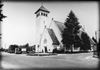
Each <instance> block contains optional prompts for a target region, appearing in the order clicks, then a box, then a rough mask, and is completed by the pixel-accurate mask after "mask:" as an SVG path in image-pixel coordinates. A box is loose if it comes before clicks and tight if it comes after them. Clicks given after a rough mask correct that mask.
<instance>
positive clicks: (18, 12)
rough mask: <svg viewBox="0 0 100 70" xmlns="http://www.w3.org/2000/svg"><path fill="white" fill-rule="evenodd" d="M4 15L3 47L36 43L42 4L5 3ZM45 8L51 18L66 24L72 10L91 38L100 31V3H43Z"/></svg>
mask: <svg viewBox="0 0 100 70" xmlns="http://www.w3.org/2000/svg"><path fill="white" fill-rule="evenodd" d="M3 4H4V6H3V8H2V9H3V14H4V15H6V16H7V18H5V19H3V22H2V46H3V47H5V48H7V47H8V46H9V45H11V44H18V45H23V44H26V43H29V45H34V42H35V33H34V31H35V27H34V26H35V20H36V19H35V18H36V17H35V16H36V15H35V14H34V13H35V11H37V10H38V9H39V8H40V6H41V4H42V3H41V2H3ZM43 5H44V7H45V8H47V9H48V10H49V11H50V14H49V18H50V19H51V18H54V20H57V21H60V22H63V23H64V22H65V19H66V18H67V16H68V14H69V12H70V11H71V10H72V11H73V12H74V13H75V15H76V17H77V18H78V21H79V22H80V25H82V26H84V28H85V31H86V32H87V33H88V35H89V36H90V37H92V36H95V31H96V30H98V24H99V18H98V17H99V14H98V2H95V1H94V2H92V1H91V2H67V1H65V2H43Z"/></svg>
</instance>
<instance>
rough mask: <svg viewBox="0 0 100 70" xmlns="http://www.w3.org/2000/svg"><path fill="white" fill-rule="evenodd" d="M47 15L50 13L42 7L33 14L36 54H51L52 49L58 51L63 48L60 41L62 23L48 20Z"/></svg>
mask: <svg viewBox="0 0 100 70" xmlns="http://www.w3.org/2000/svg"><path fill="white" fill-rule="evenodd" d="M49 13H50V11H49V10H48V9H46V8H45V7H44V6H43V5H42V6H41V7H40V8H39V9H38V10H37V11H36V12H35V14H36V22H35V27H36V28H35V31H36V32H35V34H36V35H35V41H36V52H43V53H47V52H53V49H55V48H57V49H60V48H62V46H63V44H62V42H61V40H62V31H63V29H64V23H62V22H59V21H56V20H54V19H51V20H49V17H48V15H49ZM49 21H50V22H49Z"/></svg>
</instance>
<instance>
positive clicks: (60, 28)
mask: <svg viewBox="0 0 100 70" xmlns="http://www.w3.org/2000/svg"><path fill="white" fill-rule="evenodd" d="M54 22H55V24H56V25H57V26H58V28H59V30H60V31H61V32H62V31H63V30H64V28H65V25H64V23H62V22H59V21H55V20H54Z"/></svg>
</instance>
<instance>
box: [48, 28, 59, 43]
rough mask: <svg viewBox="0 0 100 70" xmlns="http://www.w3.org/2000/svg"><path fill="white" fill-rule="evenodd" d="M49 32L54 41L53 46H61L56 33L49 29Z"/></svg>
mask: <svg viewBox="0 0 100 70" xmlns="http://www.w3.org/2000/svg"><path fill="white" fill-rule="evenodd" d="M47 30H48V33H49V35H50V37H51V39H52V41H53V45H59V41H58V39H57V37H56V36H55V33H54V31H53V30H52V29H49V28H48V29H47Z"/></svg>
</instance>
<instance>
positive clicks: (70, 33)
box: [62, 11, 81, 50]
mask: <svg viewBox="0 0 100 70" xmlns="http://www.w3.org/2000/svg"><path fill="white" fill-rule="evenodd" d="M64 25H65V29H64V31H63V33H62V43H63V44H64V45H65V47H66V49H71V48H72V45H73V44H74V43H75V37H76V35H77V33H78V30H79V29H80V28H81V26H80V25H79V22H78V18H77V17H76V16H75V14H74V13H73V11H70V13H69V16H68V18H67V19H66V20H65V23H64ZM71 50H72V49H71Z"/></svg>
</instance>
